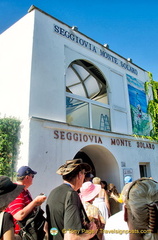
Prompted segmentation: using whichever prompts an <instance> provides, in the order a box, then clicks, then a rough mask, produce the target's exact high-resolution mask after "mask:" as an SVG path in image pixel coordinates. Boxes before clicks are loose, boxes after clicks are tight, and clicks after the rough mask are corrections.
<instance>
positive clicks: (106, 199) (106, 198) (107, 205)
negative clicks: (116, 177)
mask: <svg viewBox="0 0 158 240" xmlns="http://www.w3.org/2000/svg"><path fill="white" fill-rule="evenodd" d="M104 191H105V190H104ZM104 196H105V205H106V207H107V209H108V213H109V216H111V212H110V204H109V198H108V195H107V193H106V191H105V195H104Z"/></svg>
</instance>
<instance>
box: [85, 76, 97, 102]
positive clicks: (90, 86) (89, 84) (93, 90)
mask: <svg viewBox="0 0 158 240" xmlns="http://www.w3.org/2000/svg"><path fill="white" fill-rule="evenodd" d="M84 84H85V86H86V89H87V92H88V96H89V98H90V99H92V98H93V97H94V96H95V95H97V94H98V93H99V92H100V89H99V86H98V83H97V80H96V79H95V78H94V77H93V76H91V75H90V76H89V77H88V78H87V79H86V80H85V81H84Z"/></svg>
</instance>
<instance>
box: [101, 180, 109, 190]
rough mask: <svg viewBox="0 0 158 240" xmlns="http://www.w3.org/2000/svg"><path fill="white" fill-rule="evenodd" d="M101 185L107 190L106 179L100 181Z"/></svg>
mask: <svg viewBox="0 0 158 240" xmlns="http://www.w3.org/2000/svg"><path fill="white" fill-rule="evenodd" d="M100 184H101V187H102V188H104V189H105V190H107V189H108V184H107V182H106V181H101V183H100Z"/></svg>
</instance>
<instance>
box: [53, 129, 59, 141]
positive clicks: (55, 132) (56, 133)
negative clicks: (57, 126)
mask: <svg viewBox="0 0 158 240" xmlns="http://www.w3.org/2000/svg"><path fill="white" fill-rule="evenodd" d="M54 135H55V136H54V139H58V138H59V135H58V131H57V130H55V131H54Z"/></svg>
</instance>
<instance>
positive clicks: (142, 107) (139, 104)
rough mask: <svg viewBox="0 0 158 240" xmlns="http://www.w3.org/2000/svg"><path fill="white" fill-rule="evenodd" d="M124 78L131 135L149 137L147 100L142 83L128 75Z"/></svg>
mask: <svg viewBox="0 0 158 240" xmlns="http://www.w3.org/2000/svg"><path fill="white" fill-rule="evenodd" d="M126 77H127V82H128V94H129V102H130V109H131V118H132V130H133V134H136V135H143V136H150V122H149V116H148V113H147V99H146V94H145V90H144V83H143V82H141V81H139V80H138V79H136V78H134V77H132V76H130V75H126Z"/></svg>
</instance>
